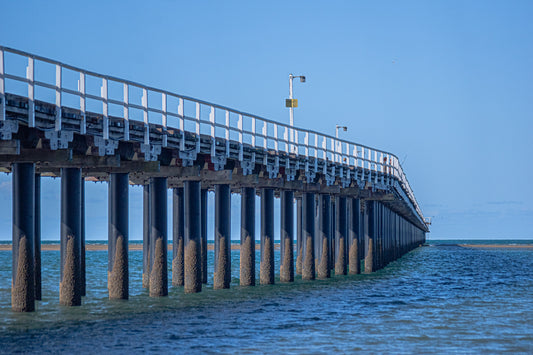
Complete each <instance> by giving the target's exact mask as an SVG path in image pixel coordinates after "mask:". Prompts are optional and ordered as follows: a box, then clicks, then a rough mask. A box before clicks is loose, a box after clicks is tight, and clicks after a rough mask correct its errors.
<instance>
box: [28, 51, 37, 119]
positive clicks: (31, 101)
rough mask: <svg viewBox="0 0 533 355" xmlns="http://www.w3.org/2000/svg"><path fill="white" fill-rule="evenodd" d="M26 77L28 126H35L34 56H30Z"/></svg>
mask: <svg viewBox="0 0 533 355" xmlns="http://www.w3.org/2000/svg"><path fill="white" fill-rule="evenodd" d="M26 79H28V127H35V87H34V83H33V81H34V60H33V58H32V57H28V66H27V67H26Z"/></svg>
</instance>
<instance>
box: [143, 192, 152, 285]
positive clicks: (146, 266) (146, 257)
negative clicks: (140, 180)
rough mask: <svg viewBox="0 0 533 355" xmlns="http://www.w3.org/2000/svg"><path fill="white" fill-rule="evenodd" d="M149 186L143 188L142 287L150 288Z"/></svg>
mask: <svg viewBox="0 0 533 355" xmlns="http://www.w3.org/2000/svg"><path fill="white" fill-rule="evenodd" d="M150 210H151V208H150V184H146V185H144V186H143V280H142V282H143V287H144V288H148V287H150V264H151V262H150V230H151V229H152V228H151V227H150Z"/></svg>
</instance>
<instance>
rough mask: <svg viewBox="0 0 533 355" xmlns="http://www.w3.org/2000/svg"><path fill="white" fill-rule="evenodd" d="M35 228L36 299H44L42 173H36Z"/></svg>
mask: <svg viewBox="0 0 533 355" xmlns="http://www.w3.org/2000/svg"><path fill="white" fill-rule="evenodd" d="M34 218H35V230H34V242H33V260H34V261H33V265H34V277H35V300H37V301H40V300H41V299H42V275H41V174H35V216H34Z"/></svg>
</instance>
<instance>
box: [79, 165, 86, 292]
mask: <svg viewBox="0 0 533 355" xmlns="http://www.w3.org/2000/svg"><path fill="white" fill-rule="evenodd" d="M80 190H81V206H80V208H81V220H80V229H81V231H80V233H81V237H80V239H81V241H80V243H81V246H80V279H81V281H80V293H81V296H82V297H83V296H85V295H86V294H87V279H86V272H85V269H86V265H85V178H84V177H83V176H82V177H81V189H80Z"/></svg>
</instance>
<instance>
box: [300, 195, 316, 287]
mask: <svg viewBox="0 0 533 355" xmlns="http://www.w3.org/2000/svg"><path fill="white" fill-rule="evenodd" d="M302 208H303V211H302V279H304V280H314V279H315V248H314V239H315V194H314V193H312V192H305V193H304V194H303V197H302Z"/></svg>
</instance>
